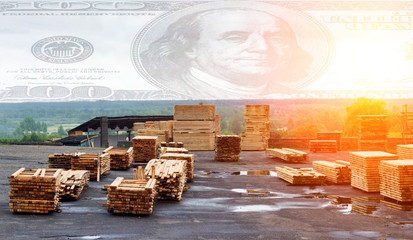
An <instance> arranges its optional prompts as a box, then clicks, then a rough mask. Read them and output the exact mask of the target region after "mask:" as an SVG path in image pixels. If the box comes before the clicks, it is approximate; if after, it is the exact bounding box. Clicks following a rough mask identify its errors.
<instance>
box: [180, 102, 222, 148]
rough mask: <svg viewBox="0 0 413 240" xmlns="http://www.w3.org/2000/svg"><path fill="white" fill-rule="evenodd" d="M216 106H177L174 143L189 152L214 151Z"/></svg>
mask: <svg viewBox="0 0 413 240" xmlns="http://www.w3.org/2000/svg"><path fill="white" fill-rule="evenodd" d="M215 116H216V115H215V105H175V107H174V120H175V121H174V126H173V135H174V141H176V142H183V143H184V144H185V148H186V149H188V150H214V149H215V135H216V129H217V127H218V126H216V124H215Z"/></svg>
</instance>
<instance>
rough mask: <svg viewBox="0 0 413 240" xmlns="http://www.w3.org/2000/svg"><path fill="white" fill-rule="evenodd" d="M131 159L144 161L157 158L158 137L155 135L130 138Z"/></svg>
mask: <svg viewBox="0 0 413 240" xmlns="http://www.w3.org/2000/svg"><path fill="white" fill-rule="evenodd" d="M132 144H133V155H132V156H133V161H134V162H139V161H146V162H148V161H149V160H151V159H154V158H157V156H158V137H156V136H137V137H134V138H133V139H132Z"/></svg>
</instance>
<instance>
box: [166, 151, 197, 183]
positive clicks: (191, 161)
mask: <svg viewBox="0 0 413 240" xmlns="http://www.w3.org/2000/svg"><path fill="white" fill-rule="evenodd" d="M160 159H164V160H183V161H186V170H185V174H186V178H187V180H188V181H189V182H190V181H192V180H193V179H194V168H195V155H194V154H185V153H165V154H162V155H161V156H160Z"/></svg>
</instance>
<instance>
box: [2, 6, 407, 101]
mask: <svg viewBox="0 0 413 240" xmlns="http://www.w3.org/2000/svg"><path fill="white" fill-rule="evenodd" d="M412 90H413V4H412V3H411V1H358V2H357V1H309V0H306V1H262V2H261V1H193V2H191V1H135V0H130V1H127V0H125V1H75V0H73V1H2V2H0V102H26V101H79V100H169V99H173V100H175V99H280V98H352V97H358V96H367V97H377V98H412V97H413V91H412Z"/></svg>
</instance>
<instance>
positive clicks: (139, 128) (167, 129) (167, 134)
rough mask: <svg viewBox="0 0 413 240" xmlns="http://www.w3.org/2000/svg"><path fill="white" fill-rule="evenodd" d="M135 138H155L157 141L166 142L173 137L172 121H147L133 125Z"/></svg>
mask: <svg viewBox="0 0 413 240" xmlns="http://www.w3.org/2000/svg"><path fill="white" fill-rule="evenodd" d="M133 126H134V128H133V131H134V134H135V136H157V137H158V141H162V142H168V141H169V139H170V138H172V137H173V132H172V131H173V121H147V122H145V123H134V124H133Z"/></svg>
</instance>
